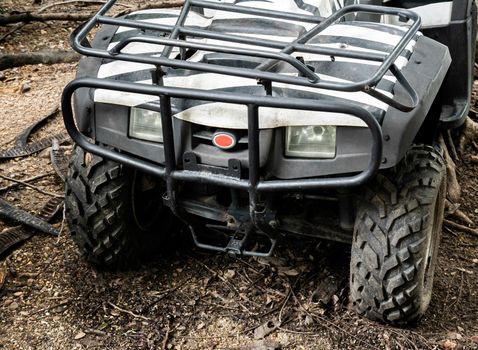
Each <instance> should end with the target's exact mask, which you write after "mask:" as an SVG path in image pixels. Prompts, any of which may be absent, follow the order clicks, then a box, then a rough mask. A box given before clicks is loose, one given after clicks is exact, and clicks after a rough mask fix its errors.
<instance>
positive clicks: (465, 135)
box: [459, 117, 478, 155]
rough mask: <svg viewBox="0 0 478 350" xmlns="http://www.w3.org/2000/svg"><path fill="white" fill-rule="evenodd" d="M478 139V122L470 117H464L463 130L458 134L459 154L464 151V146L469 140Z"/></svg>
mask: <svg viewBox="0 0 478 350" xmlns="http://www.w3.org/2000/svg"><path fill="white" fill-rule="evenodd" d="M474 141H478V123H477V122H475V121H474V120H473V119H471V118H470V117H467V118H466V121H465V124H464V125H463V131H462V133H461V136H460V143H459V150H460V154H461V155H463V154H464V153H465V147H466V145H467V144H468V143H469V142H474Z"/></svg>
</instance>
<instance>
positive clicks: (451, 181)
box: [438, 136, 461, 203]
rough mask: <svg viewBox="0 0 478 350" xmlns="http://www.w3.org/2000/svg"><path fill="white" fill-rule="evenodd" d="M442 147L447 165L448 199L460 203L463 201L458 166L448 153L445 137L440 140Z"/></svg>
mask: <svg viewBox="0 0 478 350" xmlns="http://www.w3.org/2000/svg"><path fill="white" fill-rule="evenodd" d="M438 141H439V143H440V145H441V147H442V148H443V155H444V158H445V163H446V173H447V199H448V200H449V201H450V202H451V203H460V199H461V186H460V184H459V183H458V179H457V176H456V165H455V162H454V161H453V159H452V158H451V156H450V153H449V152H448V147H447V145H446V143H445V141H444V140H443V137H442V136H440V137H439V139H438Z"/></svg>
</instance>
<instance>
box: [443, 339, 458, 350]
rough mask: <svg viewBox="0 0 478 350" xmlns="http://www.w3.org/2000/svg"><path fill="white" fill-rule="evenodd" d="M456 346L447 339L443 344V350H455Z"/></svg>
mask: <svg viewBox="0 0 478 350" xmlns="http://www.w3.org/2000/svg"><path fill="white" fill-rule="evenodd" d="M456 345H457V344H456V343H455V342H454V341H451V340H448V339H447V340H445V341H444V342H443V347H444V348H445V349H451V350H453V349H455V348H456Z"/></svg>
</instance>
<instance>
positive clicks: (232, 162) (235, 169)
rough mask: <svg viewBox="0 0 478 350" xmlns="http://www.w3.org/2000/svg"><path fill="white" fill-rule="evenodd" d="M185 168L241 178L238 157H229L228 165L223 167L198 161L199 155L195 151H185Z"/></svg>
mask: <svg viewBox="0 0 478 350" xmlns="http://www.w3.org/2000/svg"><path fill="white" fill-rule="evenodd" d="M183 167H184V170H190V171H201V172H208V173H211V174H215V175H224V176H229V177H233V178H237V179H240V178H241V161H240V160H238V159H229V161H228V167H227V168H221V167H215V166H211V165H204V164H200V163H198V157H197V155H196V154H195V153H194V152H184V154H183Z"/></svg>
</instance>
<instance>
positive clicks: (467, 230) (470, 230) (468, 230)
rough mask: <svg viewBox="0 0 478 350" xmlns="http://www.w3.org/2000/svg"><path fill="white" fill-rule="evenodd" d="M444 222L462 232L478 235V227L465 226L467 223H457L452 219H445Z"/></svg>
mask: <svg viewBox="0 0 478 350" xmlns="http://www.w3.org/2000/svg"><path fill="white" fill-rule="evenodd" d="M443 223H444V224H445V225H446V226H448V227H449V228H453V229H455V230H458V231H461V232H464V233H468V234H470V235H472V236H475V237H478V229H476V228H470V227H468V226H465V225H460V224H457V223H456V222H453V221H450V220H444V221H443Z"/></svg>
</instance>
